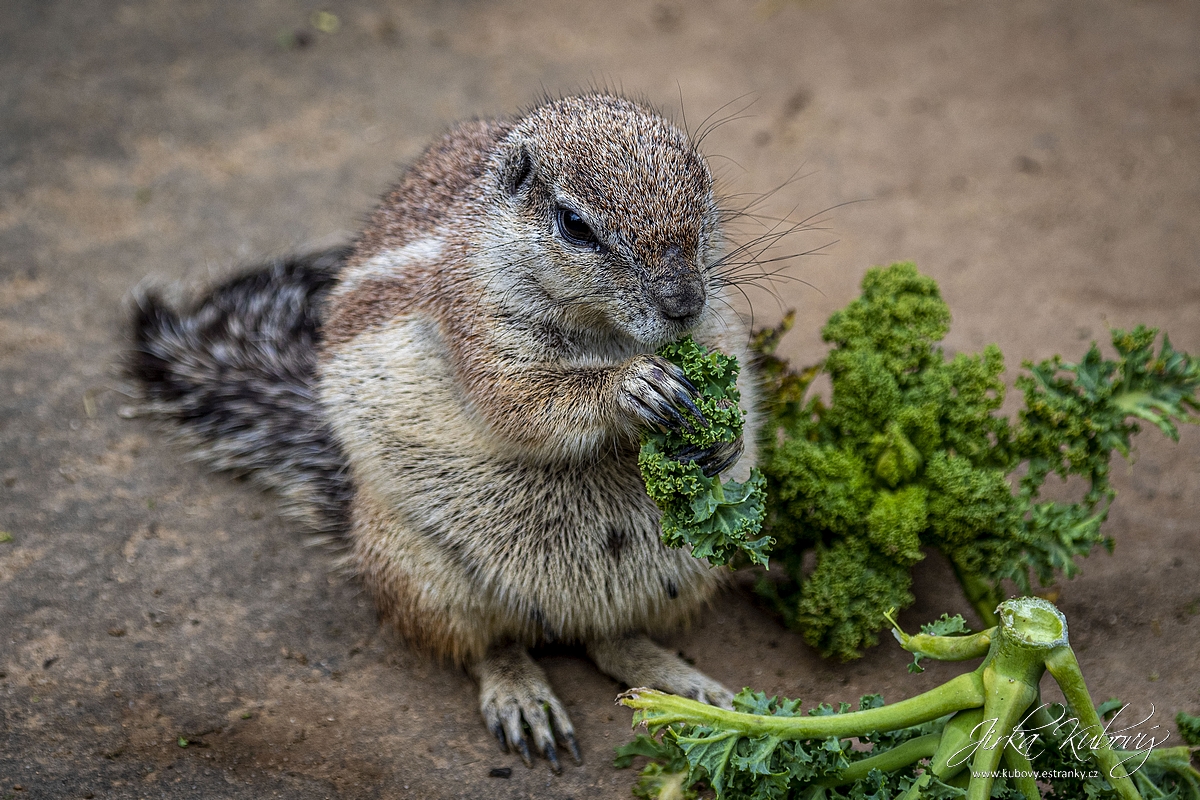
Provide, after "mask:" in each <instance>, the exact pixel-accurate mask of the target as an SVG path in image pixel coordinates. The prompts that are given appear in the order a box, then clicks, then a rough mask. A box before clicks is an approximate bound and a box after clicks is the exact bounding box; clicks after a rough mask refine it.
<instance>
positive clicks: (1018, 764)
mask: <svg viewBox="0 0 1200 800" xmlns="http://www.w3.org/2000/svg"><path fill="white" fill-rule="evenodd" d="M1004 766H1006V767H1008V768H1009V769H1010V770H1012V771H1013V772H1015V773H1016V775H1015V776H1014V777H1012V778H1010V780H1011V781H1012V783H1013V785H1014V786H1016V788H1017V791H1018V792H1020V793H1021V794H1023V795H1025V800H1041V798H1042V793H1041V792H1040V791H1038V786H1037V780H1035V779H1034V777H1033V763H1032V762H1030V760H1029V756H1027V755H1025V753H1024V752H1022V751H1021V750H1020V749H1018V748H1016V747H1006V748H1004Z"/></svg>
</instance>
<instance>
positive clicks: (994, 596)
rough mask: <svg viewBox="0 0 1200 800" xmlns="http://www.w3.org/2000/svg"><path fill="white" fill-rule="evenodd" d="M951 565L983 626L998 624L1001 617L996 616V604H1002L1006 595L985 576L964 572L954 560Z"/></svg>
mask: <svg viewBox="0 0 1200 800" xmlns="http://www.w3.org/2000/svg"><path fill="white" fill-rule="evenodd" d="M950 566H952V567H953V568H954V577H956V578H958V583H959V585H960V586H962V590H963V594H965V595H966V596H967V602H968V603H970V604H971V607H972V608H974V609H975V613H976V614H978V615H979V619H981V620H982V621H983V626H984V627H985V628H991V627H992V626H994V625H996V624H998V623H999V622H1000V619H999V618H998V617H997V616H996V606H998V605H1000V601H1001V600H1003V599H1004V595H1003V594H1001V593H1000V592H999V591H997V589H996V587H995V586H993V585H992V584H990V583H988V582H987V581H985V580H984V579H983V578H980V577H978V576H977V575H968V574H967V573H965V572H963V571H962V570H961V569H959V568H958V565H957V564H955V563H954V562H953V561H951V562H950Z"/></svg>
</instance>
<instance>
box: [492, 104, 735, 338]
mask: <svg viewBox="0 0 1200 800" xmlns="http://www.w3.org/2000/svg"><path fill="white" fill-rule="evenodd" d="M498 145H499V146H498V147H497V150H496V152H495V153H494V155H493V157H492V159H491V163H490V165H489V169H488V170H487V173H486V175H487V176H488V178H490V179H491V183H492V186H491V189H490V190H489V191H488V193H489V194H490V195H491V197H489V198H488V200H489V201H490V202H489V203H488V205H489V206H491V208H493V209H498V210H499V211H500V212H501V215H502V217H503V224H502V225H500V226H486V227H488V228H489V229H490V230H489V234H490V235H489V238H490V241H488V242H487V247H488V249H487V250H485V251H484V252H493V253H497V254H502V255H499V256H497V257H495V258H488V259H487V260H488V261H489V262H490V263H491V264H492V265H493V268H494V269H496V270H500V271H503V272H505V273H507V275H504V276H502V277H501V278H500V280H498V281H497V282H496V283H494V284H493V287H503V288H502V289H501V290H502V291H504V292H507V293H508V295H509V296H510V297H514V296H515V297H520V298H522V302H524V301H525V300H527V299H528V297H529V293H528V292H526V291H517V292H512V288H513V287H521V288H522V289H532V290H533V291H535V292H537V293H540V295H541V297H540V299H541V300H542V303H541V305H543V306H544V307H546V308H550V309H553V310H554V313H555V314H556V315H557V316H558V317H559V318H560V320H561V321H562V322H564V323H565V324H568V325H570V326H572V327H578V328H581V329H596V328H600V329H604V328H608V329H610V330H611V329H615V330H616V331H619V332H620V333H622V334H624V335H626V336H628V337H630V338H632V339H633V340H635V341H637V342H639V343H640V344H642V345H649V346H651V347H657V346H659V345H661V344H665V343H666V342H669V341H673V340H674V339H677V338H678V337H679V336H681V335H683V334H684V333H686V332H687V331H689V330H690V329H692V328H693V327H695V326H696V324H697V323H698V322H699V321H700V319H701V318H702V316H703V314H704V312H705V310H706V309H707V307H708V304H709V301H710V299H711V295H712V292H713V291H714V288H715V286H714V282H713V281H712V279H711V276H710V275H709V265H710V264H711V263H712V262H713V261H714V260H715V259H716V258H717V255H718V252H719V250H720V246H721V242H720V230H719V219H720V217H719V212H718V209H717V205H716V200H715V197H714V192H713V178H712V174H711V173H710V171H709V169H708V165H707V163H706V162H705V160H704V157H703V156H702V155H701V154H700V153H699V151H698V150H697V149H696V147H695V145H694V143H693V142H692V140H691V139H690V138H689V137H688V136H687V134H686V133H684V132H683V131H681V130H679V129H678V128H677V127H675V126H674V125H672V124H671V123H670V122H668V121H667V120H665V119H663V118H662V117H661V116H660V115H658V114H657V113H655V112H654V111H652V110H650V109H648V108H646V107H644V106H642V105H639V104H637V103H634V102H632V101H630V100H626V99H624V98H620V97H614V96H610V95H603V94H589V95H582V96H577V97H567V98H563V99H560V100H555V101H552V102H549V103H546V104H545V105H542V106H539V107H537V108H534V109H533V110H532V111H530V112H529V113H527V114H526V115H525V116H523V117H520V118H518V119H517V120H515V122H514V124H513V127H512V128H511V129H510V130H509V131H508V133H507V135H505V136H504V137H503V138H502V139H501V140H500V142H499V143H498ZM485 179H486V178H485Z"/></svg>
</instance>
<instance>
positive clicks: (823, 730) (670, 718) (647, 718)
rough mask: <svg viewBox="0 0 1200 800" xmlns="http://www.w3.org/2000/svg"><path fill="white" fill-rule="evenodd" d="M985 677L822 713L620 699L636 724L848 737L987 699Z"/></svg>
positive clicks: (649, 695)
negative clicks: (859, 707) (800, 714)
mask: <svg viewBox="0 0 1200 800" xmlns="http://www.w3.org/2000/svg"><path fill="white" fill-rule="evenodd" d="M983 698H984V693H983V679H982V678H981V677H980V674H979V672H978V671H976V672H968V673H966V674H965V675H959V676H958V677H957V678H952V679H951V680H949V681H947V682H946V683H943V684H942V685H941V686H939V687H937V688H936V689H931V690H929V691H928V692H925V693H924V694H919V695H917V696H916V697H910V698H909V699H907V700H901V701H900V702H899V703H893V704H891V705H887V706H880V707H879V708H868V709H866V710H864V711H852V712H850V713H848V714H831V715H829V716H822V717H811V716H804V717H773V716H770V717H769V716H760V715H758V714H742V713H740V712H737V711H726V710H724V709H721V708H714V707H713V706H709V705H705V704H704V703H698V702H696V701H695V700H687V699H684V698H682V697H677V696H675V695H673V694H665V693H663V692H658V691H654V690H653V689H630V690H629V691H628V692H626V693H625V694H623V695H621V703H622V704H624V705H626V706H629V707H630V708H632V709H634V710H636V711H639V712H641V713H640V714H639V715H635V716H634V724H637V722H639V721H640V722H645V723H646V724H647V725H649V726H651V727H653V728H658V727H660V726H662V725H670V724H673V723H676V722H686V723H688V724H689V725H707V726H709V727H711V728H716V729H719V730H723V731H735V732H737V733H740V734H741V735H743V736H765V735H771V736H778V737H780V738H782V739H825V738H828V737H830V736H837V737H839V738H842V739H845V738H847V737H851V736H862V735H864V734H867V733H870V732H871V731H894V730H899V729H900V728H910V727H912V726H913V725H920V724H921V723H922V722H929V721H930V720H934V719H937V718H938V717H941V716H945V715H946V714H950V713H953V712H955V711H961V710H962V709H964V708H978V707H979V706H981V705H983Z"/></svg>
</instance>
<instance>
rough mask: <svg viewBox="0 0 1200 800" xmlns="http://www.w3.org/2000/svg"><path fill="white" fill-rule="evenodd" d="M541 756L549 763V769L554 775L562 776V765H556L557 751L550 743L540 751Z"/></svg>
mask: <svg viewBox="0 0 1200 800" xmlns="http://www.w3.org/2000/svg"><path fill="white" fill-rule="evenodd" d="M542 755H544V756H545V757H546V759H547V760H548V761H549V762H550V769H552V770H554V774H555V775H561V774H562V764H559V763H558V750H557V749H556V748H555V747H554V745H553V744H552V743H547V744H546V746H545V747H544V748H543V749H542Z"/></svg>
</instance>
